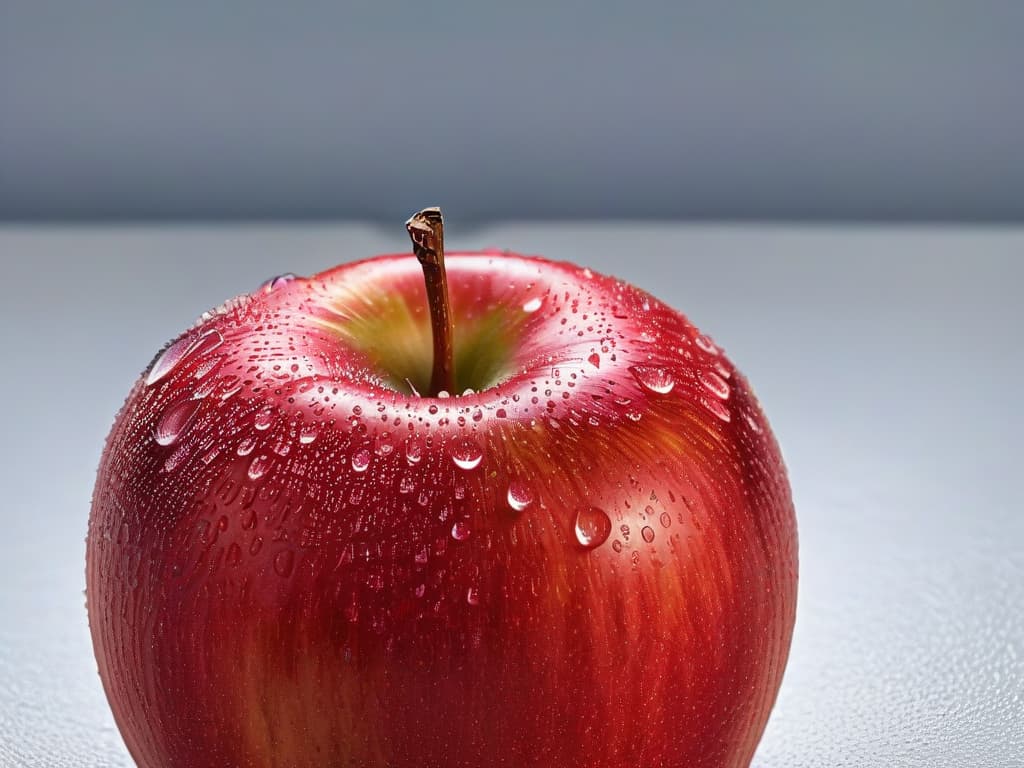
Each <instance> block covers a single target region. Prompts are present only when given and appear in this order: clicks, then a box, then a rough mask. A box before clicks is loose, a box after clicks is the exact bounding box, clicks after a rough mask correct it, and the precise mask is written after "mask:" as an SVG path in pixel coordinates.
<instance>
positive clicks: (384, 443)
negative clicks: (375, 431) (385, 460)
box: [373, 432, 395, 456]
mask: <svg viewBox="0 0 1024 768" xmlns="http://www.w3.org/2000/svg"><path fill="white" fill-rule="evenodd" d="M393 450H395V445H394V443H392V442H391V437H390V436H389V435H388V434H387V433H386V432H385V433H384V434H380V435H377V436H376V437H375V438H374V439H373V452H374V453H376V454H377V455H378V456H387V455H388V454H390V453H391V452H392V451H393Z"/></svg>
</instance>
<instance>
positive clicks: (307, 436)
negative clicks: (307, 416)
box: [299, 422, 320, 445]
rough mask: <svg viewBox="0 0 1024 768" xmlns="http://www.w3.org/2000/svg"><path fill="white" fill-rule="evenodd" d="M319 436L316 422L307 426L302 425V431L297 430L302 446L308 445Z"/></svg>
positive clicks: (318, 426) (318, 427)
mask: <svg viewBox="0 0 1024 768" xmlns="http://www.w3.org/2000/svg"><path fill="white" fill-rule="evenodd" d="M319 435H320V425H319V424H317V423H316V422H310V423H309V424H303V425H302V429H300V430H299V442H300V443H301V444H302V445H309V444H310V443H312V442H313V441H314V440H316V439H317V437H319Z"/></svg>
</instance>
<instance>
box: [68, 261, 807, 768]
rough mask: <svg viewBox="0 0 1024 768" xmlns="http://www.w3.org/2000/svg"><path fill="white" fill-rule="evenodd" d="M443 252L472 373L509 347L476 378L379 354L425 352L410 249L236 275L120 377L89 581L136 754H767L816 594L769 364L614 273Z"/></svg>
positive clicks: (106, 667)
mask: <svg viewBox="0 0 1024 768" xmlns="http://www.w3.org/2000/svg"><path fill="white" fill-rule="evenodd" d="M448 271H449V280H450V295H451V297H452V302H453V315H454V318H455V330H456V338H457V343H458V339H459V334H460V333H461V334H463V338H470V337H473V339H474V340H473V341H472V342H468V341H467V342H465V344H464V345H463V350H462V358H461V359H462V360H463V365H464V366H466V365H472V364H473V361H472V359H471V358H472V356H473V353H474V349H475V350H476V351H477V352H479V350H480V349H483V348H487V349H490V348H491V347H490V346H488V345H494V344H497V345H505V346H506V347H507V349H504V348H503V349H504V351H503V352H501V353H500V354H497V353H496V355H495V356H496V358H498V359H499V362H500V363H501V365H500V366H499V367H501V368H502V370H501V371H500V372H499V373H500V377H501V378H502V380H501V381H500V382H499V383H497V384H496V385H494V386H490V387H488V388H486V389H485V390H483V391H480V392H478V393H471V394H467V395H465V396H459V397H450V398H431V397H419V396H417V395H415V394H413V393H412V392H411V391H410V390H409V389H408V387H406V388H405V389H406V391H405V392H404V393H403V392H400V391H398V389H396V388H395V387H396V386H397V385H396V384H395V383H394V382H393V381H390V380H388V378H387V375H386V372H383V373H382V365H385V364H386V363H387V361H388V360H391V359H392V358H394V357H395V356H396V355H397V356H398V358H400V359H402V360H409V359H412V358H414V357H415V356H416V355H417V354H421V353H420V352H418V349H419V348H420V347H423V346H424V345H425V349H426V350H427V353H426V354H428V355H429V348H430V343H429V333H430V331H429V326H428V320H427V311H426V299H425V296H424V289H423V283H422V276H421V274H420V271H419V267H418V264H417V263H416V261H415V259H413V258H412V257H411V256H409V255H399V256H386V257H378V258H376V259H370V260H366V261H363V262H357V263H353V264H349V265H344V266H341V267H338V268H335V269H333V270H330V271H327V272H324V273H322V274H320V275H316V276H314V277H311V278H308V279H294V280H279V281H277V282H276V283H273V284H268V285H267V286H266V287H265V288H263V289H262V290H260V291H258V292H256V293H254V294H252V295H247V296H242V297H239V298H238V299H235V300H233V301H231V302H229V303H228V304H226V305H225V306H224V307H222V308H220V309H218V310H216V311H214V312H212V313H208V314H207V315H205V316H204V318H203V319H201V320H200V322H199V323H198V324H197V325H196V326H195V327H193V328H191V329H190V330H188V331H187V332H186V333H185V334H183V335H182V336H180V337H179V338H178V339H177V340H176V341H175V342H174V343H173V344H172V345H171V346H170V347H169V348H167V349H165V350H164V352H163V353H162V355H161V356H159V357H158V359H157V360H155V361H154V363H153V364H152V365H151V367H150V369H149V370H147V371H146V372H145V373H144V374H143V376H142V378H141V379H140V380H139V381H138V382H137V383H136V384H135V386H134V387H133V388H132V390H131V392H130V394H129V396H128V399H127V402H126V403H125V405H124V407H123V409H122V410H121V412H120V414H119V415H118V417H117V419H116V421H115V423H114V426H113V429H112V431H111V433H110V436H109V438H108V441H107V445H106V449H105V451H104V453H103V457H102V460H101V464H100V468H99V474H98V477H97V482H96V488H95V493H94V497H93V504H92V513H91V517H90V521H89V534H88V542H87V585H88V590H87V594H88V612H89V620H90V628H91V632H92V638H93V643H94V648H95V653H96V659H97V662H98V666H99V673H100V677H101V679H102V681H103V685H104V688H105V690H106V694H107V697H108V700H109V702H110V705H111V707H112V708H113V712H114V716H115V718H116V721H117V724H118V727H119V728H120V730H121V733H122V735H123V736H124V739H125V742H126V743H127V745H128V749H129V750H130V752H131V754H132V756H133V757H134V759H135V760H136V761H137V762H138V764H139V765H140V766H142V768H204V767H206V766H209V767H210V768H225V767H226V766H238V767H248V766H251V767H252V768H257V767H258V768H307V767H308V768H313V767H314V766H315V767H316V768H321V767H323V766H359V767H363V766H374V767H376V766H381V767H383V766H389V767H390V768H413V767H414V766H415V767H416V768H420V767H426V768H433V767H435V766H436V767H448V766H451V767H452V768H455V767H456V766H459V767H464V768H485V767H487V768H491V767H492V766H508V767H509V768H530V767H536V768H556V767H557V768H626V767H627V766H628V767H629V768H647V767H650V768H655V767H661V766H678V767H679V768H736V767H739V766H747V765H749V763H750V760H751V758H752V755H753V753H754V749H755V747H756V745H757V743H758V740H759V739H760V736H761V733H762V731H763V729H764V727H765V723H766V721H767V719H768V715H769V713H770V711H771V708H772V704H773V702H774V700H775V697H776V694H777V691H778V688H779V685H780V682H781V679H782V673H783V669H784V667H785V663H786V657H787V654H788V651H789V646H790V638H791V633H792V629H793V622H794V615H795V606H796V588H797V536H796V525H795V520H794V513H793V506H792V501H791V496H790V490H789V485H788V482H787V479H786V473H785V469H784V467H783V463H782V460H781V458H780V454H779V450H778V447H777V445H776V443H775V440H774V438H773V436H772V432H771V430H770V429H769V426H768V423H767V421H766V420H765V417H764V415H763V414H762V412H761V410H760V407H759V405H758V402H757V400H756V398H755V397H754V395H753V394H752V392H751V390H750V387H749V385H748V384H747V382H746V381H745V379H744V378H743V376H742V375H740V374H739V373H738V372H737V371H736V370H735V369H734V368H733V366H732V364H731V363H730V362H729V360H728V359H727V358H726V357H725V356H724V354H723V353H722V352H721V351H720V350H718V349H717V348H716V347H715V345H714V344H713V343H712V342H711V341H710V339H709V338H707V337H706V336H704V335H702V334H701V333H700V332H699V331H698V330H697V329H696V328H695V327H694V326H693V325H691V324H690V323H689V322H688V320H687V319H686V318H685V317H684V316H683V315H681V314H680V313H678V312H676V311H675V310H673V309H672V308H670V307H668V306H666V305H664V304H662V303H661V302H659V301H658V300H657V299H655V298H654V297H653V296H651V295H649V294H647V293H645V292H643V291H641V290H638V289H637V288H634V287H631V286H629V285H626V284H624V283H622V282H620V281H617V280H615V279H614V278H611V277H606V276H602V275H598V274H595V273H592V272H591V271H589V270H584V269H581V268H578V267H575V266H572V265H569V264H563V263H555V262H550V261H546V260H543V259H537V258H530V257H521V256H515V255H511V254H507V253H499V252H484V253H467V254H450V255H449V256H448ZM487 324H489V325H487ZM484 325H487V328H486V329H483V327H484ZM481 329H483V330H481ZM473 334H477V335H476V336H473ZM488 334H490V335H488ZM396 345H397V346H399V347H401V346H402V345H407V346H408V347H409V349H408V350H405V351H400V352H394V351H393V348H394V347H395V346H396ZM473 345H476V346H475V347H473ZM389 350H390V351H389ZM481 359H483V357H481ZM382 361H384V362H382ZM392 373H393V371H392Z"/></svg>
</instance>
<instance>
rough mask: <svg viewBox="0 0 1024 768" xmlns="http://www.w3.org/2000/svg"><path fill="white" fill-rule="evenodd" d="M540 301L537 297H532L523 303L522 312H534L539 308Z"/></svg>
mask: <svg viewBox="0 0 1024 768" xmlns="http://www.w3.org/2000/svg"><path fill="white" fill-rule="evenodd" d="M540 304H541V301H540V299H539V298H536V297H534V298H532V299H530V300H529V301H528V302H526V303H525V304H523V312H536V311H537V310H538V309H540Z"/></svg>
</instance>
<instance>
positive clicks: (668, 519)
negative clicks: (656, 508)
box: [658, 512, 672, 528]
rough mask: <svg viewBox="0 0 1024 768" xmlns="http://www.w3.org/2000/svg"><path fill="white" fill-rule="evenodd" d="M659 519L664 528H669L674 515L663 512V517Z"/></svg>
mask: <svg viewBox="0 0 1024 768" xmlns="http://www.w3.org/2000/svg"><path fill="white" fill-rule="evenodd" d="M658 520H659V521H660V522H661V527H662V528H668V527H669V526H670V525H672V515H670V514H669V513H668V512H662V513H661V517H659V518H658Z"/></svg>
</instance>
